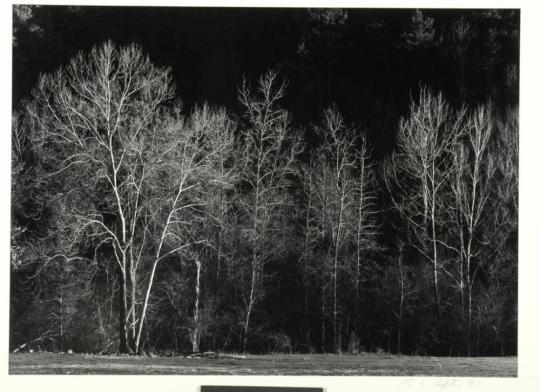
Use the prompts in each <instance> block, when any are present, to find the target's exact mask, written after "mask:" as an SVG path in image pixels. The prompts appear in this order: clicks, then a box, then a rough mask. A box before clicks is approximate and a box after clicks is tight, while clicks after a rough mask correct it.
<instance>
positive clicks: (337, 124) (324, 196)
mask: <svg viewBox="0 0 540 392" xmlns="http://www.w3.org/2000/svg"><path fill="white" fill-rule="evenodd" d="M318 132H319V133H320V134H321V136H322V138H323V143H322V146H321V148H320V151H319V152H318V153H317V156H318V158H319V160H320V161H321V162H320V163H319V165H318V167H317V169H316V178H315V181H316V195H317V207H318V210H319V211H320V212H319V213H320V214H321V218H320V219H319V222H320V224H322V225H323V228H322V230H321V231H322V233H323V235H325V236H326V235H327V236H328V237H329V240H330V244H331V247H330V255H329V257H328V261H329V262H330V264H331V273H330V278H331V282H332V293H331V297H332V336H333V342H332V343H333V349H334V350H335V351H339V350H340V345H339V336H338V335H339V331H338V325H337V324H338V300H337V297H338V273H339V270H340V269H341V268H342V267H343V263H344V260H343V255H342V252H343V250H344V247H345V246H346V244H347V240H349V239H350V238H351V236H352V235H353V230H354V229H353V222H352V217H353V216H354V209H355V202H356V200H355V196H356V191H357V189H358V188H357V181H356V178H355V173H354V172H355V168H356V167H355V150H354V147H353V146H354V144H355V141H356V138H355V136H354V135H353V134H352V133H353V130H351V129H350V128H348V127H346V126H345V123H344V120H343V117H342V116H341V115H340V114H339V113H338V112H337V111H336V110H335V109H333V108H331V109H328V110H327V111H326V112H325V114H324V125H323V126H322V127H320V128H318ZM364 201H365V200H364ZM324 284H325V283H323V285H324ZM323 288H324V286H323ZM323 303H324V298H323ZM323 317H324V316H323Z"/></svg>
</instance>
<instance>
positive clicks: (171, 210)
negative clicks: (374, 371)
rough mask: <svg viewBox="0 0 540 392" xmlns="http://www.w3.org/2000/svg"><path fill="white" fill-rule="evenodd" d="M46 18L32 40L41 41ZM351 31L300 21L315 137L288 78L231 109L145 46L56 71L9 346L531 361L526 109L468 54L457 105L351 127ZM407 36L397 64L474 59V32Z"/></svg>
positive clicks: (37, 106)
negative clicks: (344, 78)
mask: <svg viewBox="0 0 540 392" xmlns="http://www.w3.org/2000/svg"><path fill="white" fill-rule="evenodd" d="M44 8H45V10H43V9H39V8H38V9H32V8H29V9H26V8H20V9H17V12H19V13H20V12H21V11H25V10H26V11H28V12H30V14H29V15H26V16H25V15H24V14H22V16H21V15H20V14H19V17H21V18H22V19H21V20H20V21H19V22H17V20H16V21H15V23H16V24H15V27H18V25H17V23H21V26H20V29H21V30H22V31H25V32H26V33H25V34H33V33H36V32H37V33H39V34H43V31H42V30H40V29H43V28H45V27H39V26H38V27H32V25H31V24H29V22H28V21H32V20H33V18H36V16H35V15H39V14H40V13H41V12H43V13H47V12H50V9H49V8H48V7H44ZM62 12H68V13H73V15H77V13H80V12H82V13H84V12H90V11H85V9H84V8H83V9H67V8H65V9H62ZM92 12H94V11H92ZM111 12H112V11H111ZM32 13H35V14H32ZM90 13H91V12H90ZM351 15H352V16H351ZM367 15H370V14H369V13H368V14H367ZM508 15H509V14H505V13H503V14H495V16H494V15H491V14H489V15H487V16H486V15H483V16H482V18H496V19H497V20H499V21H501V23H506V22H504V21H505V20H506V21H508V20H512V16H511V14H510V17H509V16H508ZM353 17H357V18H359V17H360V16H359V15H357V14H355V13H351V12H349V11H342V10H332V11H324V10H312V11H310V13H308V17H307V18H306V19H305V20H304V22H303V26H304V32H303V33H302V34H303V37H304V40H303V42H302V44H301V45H300V48H299V49H298V50H299V52H298V53H299V55H300V56H301V58H303V59H308V58H309V59H310V60H309V61H308V60H305V61H307V63H308V64H311V66H314V67H316V68H317V72H316V73H317V75H319V76H318V77H317V78H315V79H313V80H315V81H317V83H318V84H319V86H318V87H317V88H316V91H318V92H319V93H318V94H314V95H311V98H313V99H315V100H316V101H317V102H315V101H314V102H311V101H310V102H309V104H310V105H312V107H310V108H309V109H305V110H304V109H302V110H300V112H301V113H304V114H300V117H301V120H305V119H306V118H311V117H313V118H314V120H313V121H311V122H310V123H309V124H307V125H306V124H305V123H304V121H298V120H297V119H295V116H293V114H292V113H295V112H298V110H299V109H298V108H297V107H296V108H295V107H294V104H293V105H292V109H290V110H288V109H287V107H290V106H291V105H289V104H290V102H291V101H289V100H288V94H289V90H291V89H292V90H293V95H294V94H298V90H296V91H295V89H297V88H298V87H295V86H293V84H294V83H295V80H297V79H295V78H291V79H289V81H290V82H289V84H287V83H286V82H285V81H284V78H283V75H287V76H289V77H290V76H291V74H290V73H287V71H286V67H285V68H283V67H280V69H281V72H280V73H279V74H278V73H277V72H274V71H269V72H261V75H262V76H260V77H253V78H250V77H249V73H248V77H247V78H245V79H244V80H243V82H242V81H239V83H236V79H234V78H231V79H229V80H228V81H226V86H227V89H230V90H231V91H229V92H228V93H227V94H233V95H236V100H237V103H235V104H232V103H229V102H225V103H226V104H227V108H224V107H221V106H218V105H214V104H212V102H214V103H215V100H214V99H210V102H211V103H210V104H202V105H196V104H188V105H185V104H183V103H181V102H180V101H179V100H178V96H177V94H176V89H175V87H180V86H181V84H180V83H181V82H178V81H176V82H175V81H174V78H173V73H174V71H173V70H171V69H167V68H164V67H162V66H160V65H156V64H155V62H153V61H151V60H150V57H148V56H147V55H146V54H145V53H144V51H143V50H142V49H141V47H140V46H137V45H125V46H116V45H114V44H112V43H111V42H110V41H109V42H107V43H105V44H101V45H99V46H96V47H94V48H92V49H89V50H86V51H83V52H80V53H79V54H77V55H75V56H74V57H73V58H71V60H69V62H67V63H66V64H65V65H63V66H62V67H59V68H57V69H56V70H55V71H54V72H52V73H48V74H43V75H41V76H40V77H39V79H38V80H37V82H36V85H35V87H34V89H33V90H32V92H31V93H30V94H29V95H28V97H27V98H26V99H24V100H22V101H21V103H20V105H18V109H17V111H16V112H15V114H14V115H13V129H12V212H13V218H12V247H11V321H10V327H11V328H10V344H11V348H12V349H15V348H17V347H20V346H21V345H23V344H27V346H26V347H39V348H41V349H51V350H61V351H62V350H63V351H65V350H67V349H68V348H71V349H73V350H76V351H92V352H114V351H120V352H134V353H140V352H143V351H161V352H181V351H184V352H185V351H199V350H220V351H250V352H269V351H286V352H351V353H357V352H359V351H377V350H384V351H389V352H401V353H417V354H444V355H485V354H502V355H506V354H515V353H516V349H517V346H516V341H517V184H518V168H517V157H518V150H517V148H518V144H517V138H518V117H517V107H516V106H515V105H514V104H515V103H516V102H515V98H512V97H511V94H510V93H507V92H494V93H493V95H486V94H485V93H482V92H481V89H471V88H470V84H468V83H467V82H466V79H467V78H469V76H467V75H469V72H470V68H469V67H466V65H465V64H466V62H467V61H468V60H467V57H463V58H461V60H460V61H463V63H460V64H462V69H461V71H459V72H457V73H456V74H457V75H458V76H459V78H463V79H460V80H457V81H452V82H451V83H455V85H456V86H457V87H458V90H456V92H455V94H454V93H450V94H449V95H450V98H447V97H446V95H447V94H446V89H444V86H441V85H438V84H437V83H430V84H432V85H435V86H436V87H438V88H441V89H442V90H443V91H445V94H444V95H443V94H442V93H439V92H437V90H435V89H432V88H427V87H421V88H420V89H419V90H418V89H415V90H414V91H415V92H414V94H412V96H411V97H410V98H409V100H410V101H409V103H408V105H409V107H408V109H406V110H405V111H404V113H403V114H402V115H401V117H400V120H399V121H398V122H397V123H395V124H394V123H392V124H391V125H390V124H388V125H387V126H388V128H389V131H388V132H387V133H385V132H382V133H380V135H387V137H388V138H390V139H392V140H391V141H390V140H388V141H385V142H384V143H383V144H384V145H383V144H381V142H380V140H378V139H377V137H374V136H373V135H376V134H377V130H376V129H373V127H377V126H378V125H380V124H381V122H376V121H373V120H371V118H372V117H384V113H382V112H371V114H369V115H368V114H367V113H366V112H364V111H363V110H359V111H358V113H356V115H350V114H349V113H351V112H354V109H353V108H351V107H348V102H352V101H354V100H352V101H348V100H347V99H344V95H343V94H344V93H343V91H345V90H344V89H343V88H341V87H339V83H340V82H339V81H338V80H337V79H336V78H337V77H336V73H335V69H337V68H339V67H340V66H339V65H338V64H335V62H334V61H338V60H339V59H340V58H341V56H340V55H338V54H336V53H335V51H339V50H341V49H340V45H341V44H343V43H345V42H348V41H347V40H344V39H341V38H340V37H341V36H342V35H343V34H348V33H347V28H346V27H344V26H348V23H350V18H353ZM364 17H365V16H364ZM469 17H473V18H474V17H477V18H480V16H478V15H476V16H474V15H473V16H471V15H469ZM25 18H26V19H25ZM482 18H480V20H483V19H482ZM505 18H506V19H505ZM368 19H370V18H369V17H368ZM370 20H371V19H370ZM407 21H408V22H407V23H406V24H405V25H404V26H402V27H403V28H402V29H401V30H400V32H399V34H398V36H399V37H400V40H401V42H403V45H404V47H403V48H402V49H400V50H412V49H411V48H414V50H416V54H417V55H418V53H423V51H426V52H425V54H424V55H425V56H428V52H429V51H435V52H438V53H442V52H444V51H443V50H442V48H445V49H447V48H448V47H449V46H448V45H443V44H442V43H441V42H442V41H443V40H444V39H445V37H450V36H452V37H454V40H453V41H452V43H453V45H456V48H454V49H452V50H453V51H452V53H453V54H455V53H460V54H461V55H462V56H469V55H470V53H469V52H468V51H469V50H472V48H473V47H475V44H472V43H470V42H469V41H467V40H468V39H472V38H470V37H474V36H475V35H474V34H471V33H470V31H469V30H468V29H472V28H473V27H471V26H472V25H471V24H470V22H468V19H467V18H464V17H458V18H455V19H454V20H453V21H452V22H451V23H450V22H448V24H447V27H448V26H452V27H451V28H450V27H448V28H449V29H450V31H451V32H448V33H439V31H441V30H442V31H446V30H445V29H443V28H440V26H438V25H437V23H436V22H437V19H434V18H431V17H427V16H426V15H425V14H424V13H423V12H420V11H417V12H413V13H412V15H410V18H409V16H408V19H407ZM438 22H439V23H442V25H445V24H444V23H443V22H441V21H438ZM370 23H374V22H373V20H371V22H370ZM381 23H382V22H381ZM369 25H370V24H369V23H368V24H367V25H366V26H369ZM353 26H357V24H355V25H353ZM475 26H481V24H479V25H475ZM436 27H437V28H436ZM349 28H352V27H350V25H349ZM373 28H375V27H373ZM378 28H382V27H381V26H379V27H378ZM439 28H440V30H439ZM475 28H479V27H475ZM325 29H326V30H325ZM452 29H453V30H452ZM468 31H469V33H467V32H468ZM501 31H502V30H500V29H499V30H496V31H492V33H493V34H495V36H497V37H499V38H500V35H504V34H506V33H502V32H501ZM504 31H506V30H504ZM445 34H454V35H445ZM497 34H499V35H497ZM508 34H513V33H508ZM18 36H19V35H18V34H15V38H17V37H18ZM505 37H506V36H505ZM499 38H497V39H499ZM494 39H495V38H494ZM505 39H506V38H505ZM465 41H467V43H465ZM14 44H15V45H16V46H17V45H20V44H21V41H15V42H14ZM460 45H461V46H460ZM467 45H469V46H467ZM490 47H491V46H490ZM437 48H438V49H437ZM430 53H431V54H429V57H430V58H431V56H432V54H433V53H432V52H430ZM466 53H468V54H466ZM483 53H484V52H483ZM458 60H459V58H458ZM486 61H487V60H486ZM313 64H316V65H313ZM335 67H337V68H335ZM490 67H492V68H491V69H498V68H497V67H499V66H498V65H493V64H492V65H490ZM505 67H506V66H504V67H503V68H505ZM506 68H508V67H506ZM506 68H505V69H506ZM510 68H511V67H510ZM510 68H508V69H510ZM510 74H511V72H510ZM177 77H178V76H177ZM319 78H320V79H319ZM233 82H234V83H233ZM427 82H430V81H429V80H428V81H427ZM224 83H225V81H224ZM512 83H515V81H514V82H512ZM501 86H502V85H501ZM507 88H508V89H509V91H513V90H512V88H513V87H512V86H510V85H507ZM473 92H474V93H473ZM181 93H182V89H180V95H182V94H181ZM192 94H193V92H192ZM498 94H499V95H498ZM473 95H475V97H474V98H473V97H472V96H473ZM488 98H492V100H491V101H489V100H488ZM360 101H362V100H360ZM332 102H336V104H332ZM396 105H397V106H399V104H396ZM397 106H396V107H397ZM342 107H343V109H342ZM312 110H317V111H318V114H317V115H316V116H312V115H311V114H309V115H308V113H310V111H312ZM392 110H395V108H394V109H392ZM399 112H400V110H396V113H399ZM306 116H307V117H306ZM379 121H383V120H382V119H379ZM301 124H304V125H303V126H301ZM390 128H393V129H390ZM389 135H395V137H390V136H389ZM381 148H382V150H387V151H386V153H385V154H381Z"/></svg>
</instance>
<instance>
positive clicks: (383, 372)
mask: <svg viewBox="0 0 540 392" xmlns="http://www.w3.org/2000/svg"><path fill="white" fill-rule="evenodd" d="M9 373H10V374H179V375H181V374H184V375H210V374H213V375H319V376H330V375H339V376H349V375H350V376H443V377H445V376H447V377H460V376H464V377H516V376H517V358H516V357H475V358H464V357H430V356H397V355H388V354H364V355H332V354H305V355H300V354H291V355H286V354H273V355H247V356H245V357H243V356H242V357H241V356H238V357H231V356H218V357H217V358H204V357H187V356H181V357H155V358H149V357H137V356H131V357H126V356H104V355H82V354H74V355H72V354H58V353H31V354H30V353H21V354H10V357H9Z"/></svg>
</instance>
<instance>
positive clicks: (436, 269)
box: [431, 161, 441, 316]
mask: <svg viewBox="0 0 540 392" xmlns="http://www.w3.org/2000/svg"><path fill="white" fill-rule="evenodd" d="M431 178H432V183H431V242H432V244H433V289H434V295H435V307H436V309H437V316H440V315H441V313H440V312H441V309H440V305H439V264H438V255H437V230H436V227H435V206H436V204H437V203H436V201H435V196H436V195H435V182H434V179H435V162H434V161H433V162H432V165H431Z"/></svg>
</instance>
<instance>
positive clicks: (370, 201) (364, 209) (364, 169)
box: [353, 133, 380, 317]
mask: <svg viewBox="0 0 540 392" xmlns="http://www.w3.org/2000/svg"><path fill="white" fill-rule="evenodd" d="M358 143H359V147H358V148H357V150H356V162H357V163H356V167H357V170H356V171H357V173H356V189H355V201H354V213H353V214H354V219H355V223H354V226H355V227H354V236H355V240H354V241H355V253H356V258H355V263H354V270H353V276H354V293H355V312H356V314H357V315H356V316H357V317H359V305H358V303H359V290H360V282H361V281H362V276H361V273H362V264H363V262H362V259H363V257H365V256H366V254H367V252H369V251H372V250H375V249H376V248H377V244H376V237H377V235H378V234H379V224H378V222H377V214H379V213H380V211H379V209H378V206H377V194H376V192H375V189H376V180H375V170H374V165H373V161H372V158H371V150H370V148H369V146H368V142H367V139H366V135H365V134H364V133H361V134H360V135H359V137H358Z"/></svg>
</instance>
